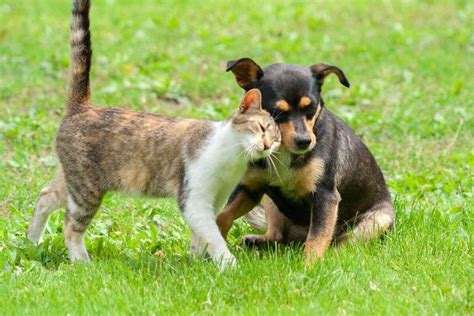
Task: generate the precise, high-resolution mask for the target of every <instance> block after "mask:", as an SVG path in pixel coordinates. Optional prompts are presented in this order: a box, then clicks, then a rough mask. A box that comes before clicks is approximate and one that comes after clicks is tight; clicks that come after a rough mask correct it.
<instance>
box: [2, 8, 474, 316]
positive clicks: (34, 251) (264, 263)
mask: <svg viewBox="0 0 474 316" xmlns="http://www.w3.org/2000/svg"><path fill="white" fill-rule="evenodd" d="M69 13H70V4H69V3H68V1H59V0H48V1H13V0H6V2H5V1H3V2H2V3H1V4H0V20H1V21H2V23H1V25H0V70H1V77H0V95H1V108H0V271H1V272H0V314H66V313H70V314H103V313H107V314H108V313H113V314H118V313H125V314H132V313H133V314H135V313H136V314H153V313H156V314H190V313H213V314H217V315H220V314H248V315H260V314H273V313H276V314H292V315H299V314H303V315H304V314H340V315H345V314H360V315H366V314H373V315H379V314H386V313H388V314H397V315H398V314H405V315H411V314H443V315H452V314H458V315H460V314H473V313H474V306H473V301H474V295H473V291H474V287H473V279H474V267H473V258H472V255H473V253H472V248H473V247H472V246H473V241H472V236H473V231H474V229H473V218H474V215H473V204H474V203H473V202H474V201H473V174H472V171H473V165H474V151H473V148H474V142H473V136H474V135H473V134H474V126H473V119H472V113H473V108H474V101H473V100H474V95H473V91H474V79H473V75H472V72H473V70H474V35H473V29H474V22H473V21H474V5H473V4H472V2H470V1H448V0H446V1H428V0H426V1H380V2H374V1H322V0H321V1H319V0H318V1H308V2H303V1H292V2H290V1H283V0H281V1H272V2H271V3H270V2H262V1H259V2H257V1H240V2H239V3H236V2H235V1H232V2H230V1H229V2H227V1H212V2H210V1H209V2H205V3H201V2H198V1H173V2H169V3H158V2H157V1H152V0H147V1H146V0H140V1H114V0H110V1H95V2H94V4H93V9H92V32H93V45H94V58H93V60H94V64H93V71H92V85H93V98H94V102H95V103H96V104H98V105H116V106H117V105H118V106H123V107H126V108H132V109H140V110H146V111H151V112H155V113H166V114H170V115H180V116H188V117H206V118H213V119H223V118H225V117H226V116H227V115H229V114H230V113H231V112H232V111H233V110H234V109H235V108H236V107H237V105H238V102H239V98H240V97H241V95H242V91H241V90H240V88H238V87H237V85H236V83H235V81H234V79H233V77H232V75H231V74H228V73H225V72H224V71H223V70H224V68H225V62H226V61H227V60H229V59H235V58H238V57H242V56H250V57H253V58H254V59H255V60H256V61H257V62H259V63H260V64H261V65H267V64H269V63H273V62H287V63H298V64H303V65H311V64H314V63H319V62H326V63H330V64H335V65H337V66H339V67H341V68H342V69H343V70H344V71H345V72H346V74H347V76H348V78H349V80H350V82H351V84H352V87H351V89H345V88H344V87H342V86H340V85H339V84H338V83H337V80H336V79H335V78H331V79H329V80H327V82H326V84H325V87H324V96H325V99H326V103H327V106H328V108H329V109H330V110H332V111H334V112H335V113H336V114H338V115H339V116H341V117H342V118H343V119H344V120H345V121H346V122H348V123H349V124H350V125H351V126H352V127H353V129H354V130H355V131H356V133H357V134H359V135H361V136H362V137H363V139H364V141H365V142H366V144H367V145H368V146H369V148H371V150H372V152H373V153H374V155H375V156H376V158H377V160H378V162H379V163H380V166H381V168H382V169H383V171H384V173H385V176H386V179H387V181H388V183H389V186H390V188H391V190H392V193H393V196H394V200H395V207H396V212H397V224H396V227H395V229H394V230H393V231H392V232H391V233H390V234H389V235H388V236H387V238H386V239H385V240H384V241H374V242H371V243H369V244H367V245H356V246H354V247H350V248H346V249H340V250H339V249H332V250H330V251H329V252H328V253H327V256H326V258H325V260H324V261H323V262H321V263H318V264H317V265H316V266H315V267H314V268H312V269H307V268H305V267H304V264H303V254H302V249H301V248H299V247H298V246H290V247H284V248H282V247H275V248H274V249H271V250H268V251H255V250H250V249H245V248H241V247H240V246H239V238H240V237H241V236H243V235H244V234H246V233H249V232H253V230H252V229H251V228H250V227H249V226H248V225H247V224H246V223H245V222H242V221H239V222H238V223H237V224H236V225H235V226H234V228H233V230H232V231H231V236H230V241H229V244H230V247H231V250H232V251H233V252H234V253H235V254H236V256H237V258H238V261H239V266H238V268H237V269H235V270H233V271H226V272H224V273H219V271H218V270H217V269H216V268H215V267H214V265H213V264H212V263H210V262H208V261H202V260H201V261H200V260H194V259H192V258H191V257H190V256H189V255H188V248H189V231H188V228H187V226H186V225H185V224H184V222H183V220H182V219H181V217H180V214H179V211H178V210H177V207H176V204H175V203H174V202H173V201H171V200H166V199H164V200H152V199H143V198H136V197H135V198H130V197H125V196H120V195H116V194H110V195H108V196H107V198H106V199H105V201H104V203H103V207H102V211H101V212H100V213H99V215H98V216H97V218H96V220H95V221H94V222H93V225H92V226H91V228H90V230H89V232H88V237H87V247H88V249H89V251H90V253H91V255H92V257H93V262H92V263H90V264H71V263H70V262H69V261H68V259H67V254H66V251H65V246H64V243H63V239H62V238H63V237H62V220H63V214H62V213H61V212H59V213H57V214H55V215H53V216H52V218H51V221H50V223H49V226H48V229H47V234H46V240H45V242H44V243H42V244H41V245H39V246H34V245H32V244H31V243H30V242H29V241H28V240H27V239H26V238H25V231H26V227H27V224H28V221H29V219H30V217H31V214H32V211H33V206H34V203H35V201H36V198H37V196H38V192H39V190H40V189H41V187H42V186H44V185H45V184H46V183H47V182H48V181H49V180H50V179H51V178H52V175H53V172H54V167H55V165H56V164H57V159H56V158H55V154H54V136H55V131H56V129H57V127H58V125H59V122H60V120H61V115H62V112H63V108H64V100H65V91H66V87H67V75H68V69H67V68H68V63H69V43H68V39H69V34H68V32H69V18H70V17H69ZM157 250H161V251H163V252H164V253H165V257H164V258H159V257H157V256H154V253H155V252H156V251H157Z"/></svg>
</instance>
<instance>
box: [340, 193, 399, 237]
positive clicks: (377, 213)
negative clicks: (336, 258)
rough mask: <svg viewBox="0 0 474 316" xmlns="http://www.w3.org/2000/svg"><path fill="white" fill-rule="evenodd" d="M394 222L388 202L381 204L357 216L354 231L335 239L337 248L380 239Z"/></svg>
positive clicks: (393, 213) (344, 233) (393, 214)
mask: <svg viewBox="0 0 474 316" xmlns="http://www.w3.org/2000/svg"><path fill="white" fill-rule="evenodd" d="M394 222H395V212H394V210H393V206H392V204H391V203H390V202H381V203H379V204H377V205H375V206H373V207H371V208H370V209H369V210H368V211H366V212H364V213H363V214H361V215H359V217H358V218H357V220H356V225H355V226H354V229H352V230H349V231H345V232H343V233H342V234H341V235H340V236H338V237H337V238H336V244H337V245H338V246H340V245H345V244H348V243H354V242H357V241H369V240H371V239H375V238H378V237H380V236H381V235H382V234H383V233H384V232H385V231H387V230H388V229H390V228H391V227H392V225H393V223H394Z"/></svg>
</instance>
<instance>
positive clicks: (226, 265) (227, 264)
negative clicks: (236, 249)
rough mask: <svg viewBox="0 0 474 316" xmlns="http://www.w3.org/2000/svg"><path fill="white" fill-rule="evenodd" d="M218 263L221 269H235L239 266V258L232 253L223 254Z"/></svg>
mask: <svg viewBox="0 0 474 316" xmlns="http://www.w3.org/2000/svg"><path fill="white" fill-rule="evenodd" d="M217 265H218V267H219V270H221V271H224V270H226V269H233V268H235V267H236V266H237V259H235V257H234V256H233V255H232V254H228V255H225V256H222V257H221V258H220V259H219V260H218V261H217Z"/></svg>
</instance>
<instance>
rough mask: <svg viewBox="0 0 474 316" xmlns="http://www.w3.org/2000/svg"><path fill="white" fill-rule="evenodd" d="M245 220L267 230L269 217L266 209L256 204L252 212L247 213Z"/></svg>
mask: <svg viewBox="0 0 474 316" xmlns="http://www.w3.org/2000/svg"><path fill="white" fill-rule="evenodd" d="M244 218H245V221H246V222H247V223H249V224H250V225H251V226H253V227H255V228H258V229H262V230H265V229H267V219H266V218H265V210H264V209H263V207H262V206H261V205H258V206H255V207H254V208H253V209H252V210H251V211H250V212H248V213H247V214H245V217H244Z"/></svg>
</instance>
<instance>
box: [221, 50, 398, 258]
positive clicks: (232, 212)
mask: <svg viewBox="0 0 474 316" xmlns="http://www.w3.org/2000/svg"><path fill="white" fill-rule="evenodd" d="M227 71H232V72H233V74H234V75H235V78H236V80H237V83H238V84H239V86H240V87H242V88H243V89H245V90H249V89H252V88H258V89H259V90H260V91H261V92H262V96H263V107H264V108H265V109H266V110H267V111H269V112H270V113H271V114H272V116H273V117H274V119H275V121H276V122H277V123H278V125H279V127H280V129H281V133H282V144H283V146H282V147H283V149H281V150H280V153H279V155H278V156H276V157H275V158H276V161H275V163H274V164H273V165H272V166H270V165H269V164H268V162H267V161H263V160H262V161H259V162H257V163H254V164H252V165H251V166H250V168H249V169H248V171H247V173H246V175H245V176H244V178H243V179H242V181H241V183H240V184H239V186H238V187H237V188H236V190H235V191H234V193H233V195H232V197H231V198H230V200H229V203H228V205H227V206H226V208H225V209H224V211H223V212H222V213H221V214H220V215H219V217H218V219H217V221H218V224H219V227H220V229H221V232H222V234H223V235H224V237H226V236H227V233H228V231H229V229H230V227H231V226H232V223H233V221H234V220H235V219H237V218H238V217H240V216H242V215H244V214H246V213H248V212H249V211H250V210H252V209H253V208H254V207H255V206H256V205H257V204H258V203H260V202H261V201H262V204H263V207H264V209H265V215H266V219H267V226H268V229H267V232H266V234H265V235H250V236H246V237H245V241H246V242H247V243H251V244H256V245H259V244H263V243H266V242H269V241H278V242H284V243H285V242H289V241H306V243H305V257H306V262H307V263H311V262H312V261H313V260H314V259H316V258H321V257H322V256H323V254H324V252H325V251H326V249H327V248H328V247H329V245H330V244H331V242H336V243H337V244H342V243H346V242H350V241H354V240H369V239H372V238H377V237H379V236H380V235H381V234H382V233H383V232H384V231H386V230H388V229H389V228H390V227H391V226H392V225H393V223H394V220H395V214H394V209H393V206H392V203H391V198H390V193H389V191H388V188H387V185H386V183H385V180H384V177H383V174H382V172H381V170H380V168H379V167H378V165H377V162H376V161H375V159H374V157H373V156H372V154H371V153H370V151H369V150H368V148H367V147H366V146H365V145H364V144H363V143H362V141H361V140H360V139H359V137H357V136H356V135H355V134H354V132H353V131H352V130H351V129H350V128H349V127H348V126H347V125H346V124H345V123H344V122H343V121H342V120H340V119H339V118H338V117H336V116H335V115H334V114H333V113H331V112H329V111H328V110H327V109H326V107H325V105H324V101H323V99H322V98H321V87H322V85H323V82H324V79H325V77H326V76H327V75H329V74H331V73H334V74H336V75H337V76H338V78H339V81H340V82H341V84H343V85H344V86H346V87H349V82H348V80H347V79H346V76H345V75H344V73H343V72H342V70H341V69H339V68H337V67H334V66H329V65H324V64H317V65H313V66H311V67H302V66H297V65H288V64H273V65H270V66H268V67H266V68H265V69H263V70H262V68H260V66H259V65H257V64H256V63H255V62H254V61H253V60H251V59H249V58H242V59H239V60H235V61H230V62H229V63H228V67H227ZM262 197H263V200H262Z"/></svg>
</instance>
